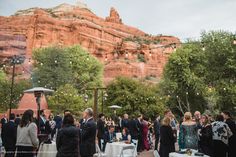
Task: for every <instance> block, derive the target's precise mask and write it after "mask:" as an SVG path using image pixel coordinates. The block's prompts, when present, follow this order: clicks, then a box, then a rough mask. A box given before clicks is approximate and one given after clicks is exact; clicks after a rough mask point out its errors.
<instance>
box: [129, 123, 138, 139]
mask: <svg viewBox="0 0 236 157" xmlns="http://www.w3.org/2000/svg"><path fill="white" fill-rule="evenodd" d="M137 123H138V122H137V121H136V120H135V119H131V120H130V121H129V128H128V129H129V133H130V135H131V138H132V139H136V140H137V139H138V135H139V128H138V124H137Z"/></svg>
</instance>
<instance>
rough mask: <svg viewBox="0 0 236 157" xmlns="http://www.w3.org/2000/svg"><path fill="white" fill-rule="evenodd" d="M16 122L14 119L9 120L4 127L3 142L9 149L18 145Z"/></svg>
mask: <svg viewBox="0 0 236 157" xmlns="http://www.w3.org/2000/svg"><path fill="white" fill-rule="evenodd" d="M16 130H17V127H16V124H15V123H14V122H12V121H9V122H7V123H6V124H5V125H3V127H2V133H1V137H2V143H3V146H4V147H5V148H7V149H9V148H15V146H16Z"/></svg>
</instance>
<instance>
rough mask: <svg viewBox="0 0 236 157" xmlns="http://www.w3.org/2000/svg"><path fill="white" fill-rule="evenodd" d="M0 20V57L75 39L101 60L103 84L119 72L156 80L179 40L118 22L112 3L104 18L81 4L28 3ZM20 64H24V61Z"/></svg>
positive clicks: (28, 52) (29, 51)
mask: <svg viewBox="0 0 236 157" xmlns="http://www.w3.org/2000/svg"><path fill="white" fill-rule="evenodd" d="M0 23H1V25H0V58H2V59H4V58H6V56H11V55H13V54H19V53H20V54H23V55H25V56H26V57H27V58H30V57H31V55H32V50H33V49H34V48H39V47H45V46H49V45H53V44H57V45H65V46H69V45H75V44H80V45H81V46H82V47H84V48H85V49H87V50H88V51H89V52H90V53H91V54H92V55H94V56H95V57H97V58H98V59H99V60H100V61H101V62H103V63H104V65H105V66H104V82H105V84H107V83H108V82H109V81H111V80H112V79H114V78H115V77H117V76H120V75H122V76H128V77H137V78H143V79H144V78H146V79H148V80H151V78H153V79H154V80H155V81H158V79H159V78H160V76H161V74H162V71H163V67H164V65H165V63H166V62H167V60H168V57H169V54H170V53H172V52H173V49H174V47H173V45H174V43H176V44H180V41H179V39H178V38H176V37H172V36H162V35H161V36H150V35H147V34H146V33H144V32H143V31H141V30H139V29H137V28H134V27H130V26H127V25H124V24H122V20H121V18H120V16H119V14H118V12H117V11H116V10H115V9H114V8H111V11H110V16H109V17H107V18H106V19H103V18H100V17H98V16H96V15H95V14H94V13H93V12H91V11H90V10H89V9H88V8H87V7H85V6H82V7H81V6H72V5H68V4H62V5H60V6H57V7H55V8H50V9H41V8H31V9H28V10H24V11H18V12H17V13H16V14H15V15H13V16H9V17H3V16H0ZM163 46H164V47H163ZM23 66H24V67H26V68H27V69H29V70H30V65H29V64H28V61H26V62H25V63H24V64H23ZM20 67H22V66H19V67H18V73H19V74H20V73H21V71H22V68H20ZM21 76H22V77H23V78H26V77H29V76H27V75H26V74H24V75H21Z"/></svg>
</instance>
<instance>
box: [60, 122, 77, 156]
mask: <svg viewBox="0 0 236 157" xmlns="http://www.w3.org/2000/svg"><path fill="white" fill-rule="evenodd" d="M56 146H57V157H79V156H80V155H79V129H78V128H76V127H75V126H71V125H68V126H65V127H63V128H62V129H60V130H59V131H58V134H57V140H56Z"/></svg>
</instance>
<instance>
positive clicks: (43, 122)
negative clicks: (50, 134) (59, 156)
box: [39, 110, 47, 134]
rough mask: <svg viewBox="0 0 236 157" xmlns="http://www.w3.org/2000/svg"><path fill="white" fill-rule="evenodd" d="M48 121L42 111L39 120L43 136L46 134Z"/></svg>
mask: <svg viewBox="0 0 236 157" xmlns="http://www.w3.org/2000/svg"><path fill="white" fill-rule="evenodd" d="M46 121H47V120H46V117H45V114H44V110H41V111H40V118H39V130H40V133H41V134H46Z"/></svg>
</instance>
